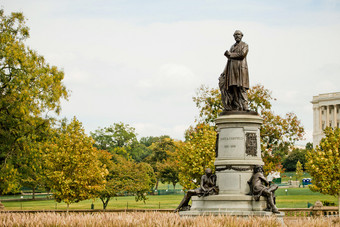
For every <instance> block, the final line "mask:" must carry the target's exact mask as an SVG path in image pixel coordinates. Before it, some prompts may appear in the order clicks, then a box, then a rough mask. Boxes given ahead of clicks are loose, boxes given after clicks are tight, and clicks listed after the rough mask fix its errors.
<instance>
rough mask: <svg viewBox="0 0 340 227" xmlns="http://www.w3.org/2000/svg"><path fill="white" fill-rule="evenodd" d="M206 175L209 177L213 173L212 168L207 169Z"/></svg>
mask: <svg viewBox="0 0 340 227" xmlns="http://www.w3.org/2000/svg"><path fill="white" fill-rule="evenodd" d="M205 174H207V175H208V176H209V175H211V174H212V171H211V169H210V168H206V169H205Z"/></svg>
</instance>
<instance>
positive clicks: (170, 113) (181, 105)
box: [0, 0, 340, 144]
mask: <svg viewBox="0 0 340 227" xmlns="http://www.w3.org/2000/svg"><path fill="white" fill-rule="evenodd" d="M0 7H1V8H3V9H4V10H5V13H6V14H9V13H10V12H13V11H21V12H23V13H24V15H25V16H26V18H27V19H28V20H27V25H28V26H29V27H30V38H29V40H28V41H27V43H28V45H29V46H30V47H31V48H32V49H34V50H36V51H37V52H38V53H39V54H41V55H43V56H44V57H45V58H46V59H47V61H48V62H49V63H50V64H52V65H56V66H58V67H59V68H60V69H62V70H63V71H64V72H65V80H64V82H65V85H66V87H67V88H68V89H69V90H70V91H71V96H70V99H69V101H68V102H66V101H65V102H63V104H62V108H63V111H62V116H66V117H67V118H71V117H73V116H76V117H77V118H78V119H79V120H80V121H81V122H83V125H84V127H85V129H86V132H87V133H89V132H90V131H94V130H95V129H97V128H98V127H107V126H109V125H112V124H113V123H115V122H123V123H126V124H129V125H131V126H133V127H135V128H136V132H137V133H138V135H139V138H140V137H142V136H159V135H162V134H167V135H170V136H171V137H173V138H176V139H183V134H184V131H185V129H187V128H188V127H189V126H190V125H193V124H194V119H195V117H196V116H198V109H197V108H196V107H195V104H194V103H193V101H192V97H193V96H194V95H195V91H196V89H197V88H198V87H199V86H200V85H201V84H205V85H208V86H210V87H217V83H218V77H219V75H220V74H221V72H222V70H223V68H224V66H225V63H226V58H225V57H224V56H223V53H224V51H225V50H226V49H229V48H230V46H231V45H232V44H233V43H234V39H233V36H232V35H233V33H234V31H235V30H236V29H239V30H241V31H242V32H243V33H244V37H243V41H245V42H246V43H248V45H249V53H248V66H249V74H250V83H251V85H255V84H257V83H261V84H263V85H264V86H265V87H266V88H268V89H270V90H271V91H272V92H273V96H274V97H275V98H277V101H275V102H274V106H273V109H274V112H275V113H277V114H280V115H284V114H285V113H287V112H291V111H293V112H295V113H296V114H297V116H298V117H299V119H301V122H302V124H303V125H304V127H305V129H306V136H305V138H306V140H305V141H301V142H298V144H305V143H306V142H309V141H312V130H313V114H312V104H311V103H310V101H311V100H312V97H313V95H318V94H320V93H329V92H339V91H340V44H339V42H340V1H339V0H325V1H316V0H314V1H313V0H300V1H296V0H294V1H291V0H285V1H279V0H277V1H273V0H267V1H264V0H257V1H252V0H249V1H227V0H187V1H186V0H181V1H180V0H171V1H163V0H157V1H156V0H154V1H151V0H143V1H142V0H135V1H133V0H130V1H129V0H111V1H109V0H95V1H91V0H72V1H71V0H68V1H67V0H58V1H56V0H53V1H52V0H40V1H39V0H37V1H35V0H29V1H28V0H0Z"/></svg>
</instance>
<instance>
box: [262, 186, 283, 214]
mask: <svg viewBox="0 0 340 227" xmlns="http://www.w3.org/2000/svg"><path fill="white" fill-rule="evenodd" d="M262 195H263V196H264V197H266V199H267V208H269V207H271V210H272V212H273V213H280V212H279V210H278V209H277V207H276V206H275V204H274V199H273V193H272V192H270V191H269V190H263V192H262Z"/></svg>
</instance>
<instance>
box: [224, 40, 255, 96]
mask: <svg viewBox="0 0 340 227" xmlns="http://www.w3.org/2000/svg"><path fill="white" fill-rule="evenodd" d="M229 52H230V58H229V59H228V62H227V65H226V67H225V69H224V71H223V73H222V75H221V76H222V77H224V78H223V79H224V80H223V82H224V83H225V84H224V86H223V87H224V88H225V89H227V90H228V88H229V87H230V86H237V87H243V88H245V89H249V73H248V64H247V58H246V57H247V54H248V44H246V43H245V42H242V41H241V42H239V43H235V44H234V45H232V46H231V48H230V50H229ZM221 82H222V81H221ZM221 85H222V84H220V86H221Z"/></svg>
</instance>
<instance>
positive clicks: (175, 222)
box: [0, 212, 340, 227]
mask: <svg viewBox="0 0 340 227" xmlns="http://www.w3.org/2000/svg"><path fill="white" fill-rule="evenodd" d="M284 221H285V224H286V226H299V227H304V226H306V227H307V226H308V227H314V226H315V227H316V226H320V227H321V226H322V227H324V226H340V224H339V219H338V218H337V217H336V218H297V219H285V220H284ZM0 226H6V227H10V226H16V227H19V226H25V227H31V226H32V227H33V226H34V227H35V226H58V227H59V226H129V227H134V226H136V227H137V226H138V227H139V226H145V227H146V226H148V227H149V226H151V227H153V226H155V227H156V226H157V227H163V226H164V227H165V226H166V227H177V226H183V227H184V226H190V227H191V226H198V227H201V226H202V227H208V226H214V227H215V226H232V227H245V226H252V227H253V226H255V227H256V226H258V227H260V226H261V227H262V226H264V227H273V226H274V227H275V226H282V223H280V222H278V221H277V220H276V219H275V218H274V217H269V218H258V217H252V218H237V217H231V216H205V217H195V218H181V217H180V216H179V215H178V214H174V213H159V212H148V213H92V214H91V213H68V214H67V213H0Z"/></svg>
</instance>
